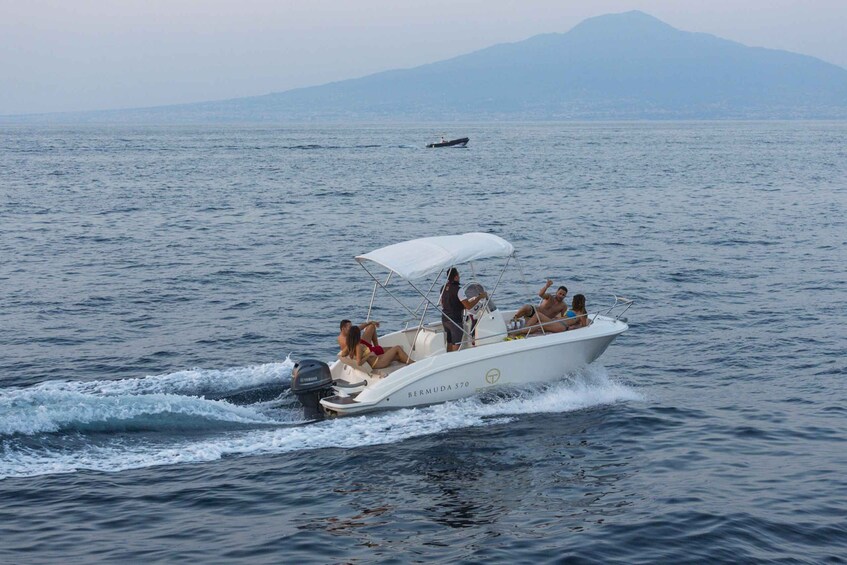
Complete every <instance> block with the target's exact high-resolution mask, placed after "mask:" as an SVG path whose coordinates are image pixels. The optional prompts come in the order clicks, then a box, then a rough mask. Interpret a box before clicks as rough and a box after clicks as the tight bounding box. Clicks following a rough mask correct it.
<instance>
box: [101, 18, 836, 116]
mask: <svg viewBox="0 0 847 565" xmlns="http://www.w3.org/2000/svg"><path fill="white" fill-rule="evenodd" d="M89 116H90V119H94V120H98V119H104V118H106V119H107V118H108V117H109V116H112V117H114V118H117V119H121V118H122V119H128V120H133V121H134V120H156V119H161V120H176V121H186V120H187V121H225V120H233V121H289V120H296V121H303V120H379V119H409V120H468V119H470V120H474V119H515V120H517V119H524V120H533V119H544V120H556V119H773V118H783V119H785V118H787V119H791V118H847V70H845V69H843V68H841V67H838V66H836V65H832V64H829V63H826V62H824V61H821V60H820V59H816V58H814V57H809V56H805V55H798V54H795V53H789V52H786V51H778V50H773V49H764V48H759V47H747V46H744V45H741V44H740V43H736V42H733V41H728V40H725V39H721V38H718V37H715V36H712V35H708V34H704V33H691V32H686V31H681V30H678V29H675V28H673V27H671V26H670V25H668V24H666V23H664V22H662V21H660V20H658V19H656V18H654V17H652V16H649V15H647V14H645V13H643V12H637V11H636V12H627V13H623V14H610V15H605V16H599V17H595V18H590V19H588V20H585V21H584V22H582V23H580V24H579V25H577V26H576V27H574V28H573V29H571V30H570V31H569V32H567V33H550V34H545V35H538V36H535V37H532V38H529V39H527V40H525V41H521V42H517V43H509V44H501V45H495V46H493V47H489V48H487V49H482V50H480V51H476V52H473V53H469V54H467V55H462V56H459V57H455V58H453V59H448V60H445V61H440V62H437V63H432V64H428V65H423V66H420V67H416V68H412V69H403V70H393V71H387V72H382V73H377V74H374V75H369V76H366V77H362V78H358V79H353V80H345V81H340V82H334V83H330V84H325V85H321V86H315V87H309V88H301V89H296V90H290V91H287V92H281V93H273V94H268V95H266V96H258V97H251V98H240V99H235V100H227V101H221V102H207V103H199V104H187V105H180V106H168V107H159V108H149V109H140V110H131V111H118V112H100V113H97V114H96V116H95V115H92V114H89Z"/></svg>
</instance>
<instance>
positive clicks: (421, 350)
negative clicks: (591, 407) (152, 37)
mask: <svg viewBox="0 0 847 565" xmlns="http://www.w3.org/2000/svg"><path fill="white" fill-rule="evenodd" d="M497 257H499V258H505V259H506V265H505V266H504V267H503V271H504V272H505V270H506V268H507V267H508V265H509V262H510V260H512V259H513V258H514V248H513V246H512V244H511V243H509V242H508V241H506V240H504V239H502V238H500V237H498V236H496V235H492V234H486V233H467V234H463V235H452V236H440V237H427V238H422V239H415V240H411V241H405V242H402V243H397V244H394V245H389V246H387V247H383V248H381V249H377V250H375V251H371V252H370V253H367V254H365V255H360V256H358V257H356V261H358V262H359V264H360V265H361V266H362V267H363V268H364V269H365V271H367V273H368V274H369V275H370V276H371V277H372V278H373V279H374V281H375V285H374V293H373V295H372V297H371V305H370V307H369V309H368V317H370V314H371V309H372V307H373V301H374V296H375V295H376V292H377V290H378V289H380V288H381V289H383V290H385V291H386V292H387V293H388V295H389V296H391V298H393V299H394V300H395V301H397V302H398V303H399V304H401V306H403V308H405V309H406V310H407V311H408V312H409V313H411V314H413V318H414V319H416V320H417V323H416V324H413V325H409V324H407V327H406V328H405V329H403V330H400V331H396V332H393V333H389V334H386V335H384V336H380V338H379V343H380V345H381V346H382V347H384V348H388V347H391V346H395V345H399V346H400V347H402V348H403V350H404V351H405V352H406V353H407V354H408V356H409V357H410V358H411V359H412V360H413V361H414V363H412V364H409V365H406V364H396V363H395V364H392V365H391V366H389V367H387V368H385V369H380V370H377V371H374V370H371V368H370V366H369V365H367V364H365V365H364V366H358V365H356V363H355V362H354V361H352V360H351V359H349V358H339V359H338V360H336V361H335V362H333V363H332V364H331V365H326V364H325V363H323V362H320V361H316V360H304V361H301V362H300V363H298V365H297V366H296V367H295V370H294V374H293V376H292V391H293V392H294V393H295V394H297V395H298V397H299V398H300V400H301V402H303V404H304V406H305V407H306V410H307V414H309V413H311V415H312V416H313V417H318V416H319V415H320V412H323V413H325V414H327V415H330V416H347V415H354V414H363V413H366V412H372V411H375V410H386V409H394V408H407V407H412V406H422V405H428V404H435V403H440V402H445V401H450V400H456V399H460V398H464V397H468V396H471V395H474V394H478V393H482V392H485V391H488V390H491V389H492V388H495V387H503V386H520V385H524V384H528V383H537V382H549V381H555V380H558V379H561V378H562V377H564V376H565V375H566V374H568V373H570V372H572V371H574V370H576V369H578V368H580V367H582V366H584V365H586V364H588V363H591V362H592V361H594V360H595V359H597V358H598V357H599V356H600V355H601V354H602V353H603V352H604V351H605V350H606V348H607V347H608V346H609V344H610V343H611V342H612V341H613V340H614V339H615V338H616V337H617V336H618V335H620V334H621V333H623V332H624V331H626V330H627V327H628V326H627V324H626V320H625V318H623V317H622V315H623V314H624V313H625V312H626V310H627V309H628V308H629V306H630V305H631V304H632V302H631V301H629V300H627V299H624V298H619V297H615V302H614V304H613V305H612V306H611V307H609V308H608V309H607V310H606V311H605V312H603V313H602V314H601V313H599V312H598V313H589V320H590V322H591V323H590V325H588V326H587V327H584V328H580V329H576V330H572V331H564V332H559V333H550V332H549V331H545V329H544V327H545V326H544V325H541V326H537V327H534V328H531V329H533V330H534V333H533V335H530V336H529V337H526V338H524V339H515V338H514V337H513V336H511V335H510V331H509V324H510V323H511V321H512V317H513V316H514V315H515V313H516V312H517V309H511V310H499V309H496V307H495V306H494V303H493V301H492V300H491V297H492V296H493V295H494V293H495V292H496V287H497V284H499V282H500V280H501V279H502V277H503V272H501V273H500V277H499V278H498V279H497V284H495V287H494V289H492V290H491V292H489V293H488V294H489V297H488V298H487V299H486V300H484V301H482V302H481V308H479V312H478V313H477V317H476V319H475V320H474V323H473V326H472V327H471V324H470V323H469V322H467V321H466V323H465V327H464V328H463V335H464V339H463V343H462V345H461V347H460V349H459V350H458V351H453V352H447V350H446V343H445V334H444V328H443V326H442V323H441V321H437V322H430V323H427V322H426V321H425V320H426V316H427V312H430V313H432V312H433V311H437V312H439V313H440V312H441V310H440V307H439V292H440V289H441V286H440V285H438V286H437V285H436V283H438V282H439V278H440V277H441V275H442V274H443V273H444V272H445V271H446V270H447V269H449V268H450V267H452V266H454V265H461V264H464V263H469V262H473V261H477V260H482V259H489V258H497ZM374 266H378V267H381V268H383V269H386V270H387V271H388V276H387V278H386V280H385V282H381V281H380V279H378V278H377V277H376V276H375V275H374V274H373V273H372V269H373V267H374ZM369 267H370V268H369ZM433 275H435V278H434V281H433V282H432V284H431V286H430V287H429V289H430V290H429V292H424V291H422V290H420V288H419V286H418V284H419V283H420V281H421V280H424V279H427V278H428V277H429V278H431V277H433ZM393 276H398V277H400V278H401V279H403V280H404V281H405V282H406V283H408V284H409V285H410V286H411V288H412V289H414V290H415V291H416V293H417V294H418V295H420V297H421V298H422V299H423V300H422V302H421V305H420V306H419V307H418V309H417V310H412V309H411V308H409V307H408V306H406V305H405V304H404V303H403V302H402V301H401V300H400V299H399V298H397V296H395V295H394V294H393V293H392V292H391V290H390V289H388V288H387V284H388V281H390V280H391V278H392V277H393ZM436 286H437V289H436V290H435V296H434V297H433V296H431V293H432V292H433V288H434V287H436ZM550 323H554V322H550ZM555 323H558V322H555ZM526 329H529V328H524V330H526ZM535 332H537V333H535ZM511 333H512V334H514V333H515V332H514V331H512V332H511ZM521 333H524V332H521Z"/></svg>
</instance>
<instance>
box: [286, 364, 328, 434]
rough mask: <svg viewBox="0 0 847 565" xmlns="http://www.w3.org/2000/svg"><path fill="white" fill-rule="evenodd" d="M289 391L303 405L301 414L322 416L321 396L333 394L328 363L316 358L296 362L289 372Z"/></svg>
mask: <svg viewBox="0 0 847 565" xmlns="http://www.w3.org/2000/svg"><path fill="white" fill-rule="evenodd" d="M291 392H292V393H294V394H295V395H296V396H297V400H299V401H300V404H302V405H303V416H304V417H305V418H306V419H308V420H316V419H319V418H323V415H324V413H323V410H321V404H320V402H321V398H326V397H327V396H332V394H333V390H332V373H330V371H329V365H327V364H326V363H324V362H323V361H318V360H317V359H303V360H302V361H299V362H297V363H296V364H295V365H294V371H292V373H291Z"/></svg>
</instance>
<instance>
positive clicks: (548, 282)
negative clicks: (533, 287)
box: [538, 279, 553, 300]
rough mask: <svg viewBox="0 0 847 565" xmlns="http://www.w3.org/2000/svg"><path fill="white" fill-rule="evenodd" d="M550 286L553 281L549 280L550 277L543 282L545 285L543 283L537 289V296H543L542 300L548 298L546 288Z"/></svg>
mask: <svg viewBox="0 0 847 565" xmlns="http://www.w3.org/2000/svg"><path fill="white" fill-rule="evenodd" d="M551 286H553V281H551V280H550V279H547V282H546V283H545V285H544V286H542V287H541V290H539V291H538V296H540V297H541V298H543V299H544V300H548V299H549V298H550V295H549V294H547V290H548V289H549V288H550V287H551Z"/></svg>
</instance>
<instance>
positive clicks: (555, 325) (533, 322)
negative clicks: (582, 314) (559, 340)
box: [526, 311, 565, 335]
mask: <svg viewBox="0 0 847 565" xmlns="http://www.w3.org/2000/svg"><path fill="white" fill-rule="evenodd" d="M526 325H527V326H539V325H543V326H544V331H543V332H542V331H541V328H540V327H532V328H530V329H529V330H527V334H526V335H530V334H534V333H551V334H557V333H559V332H563V331H565V326H564V325H563V324H562V323H561V322H560V321H559V320H552V319H550V318H548V317H547V316H546V315H544V314H542V313H541V312H538V311H536V312H535V316H533V317H532V318H530V319H529V321H528V322H527V323H526Z"/></svg>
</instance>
